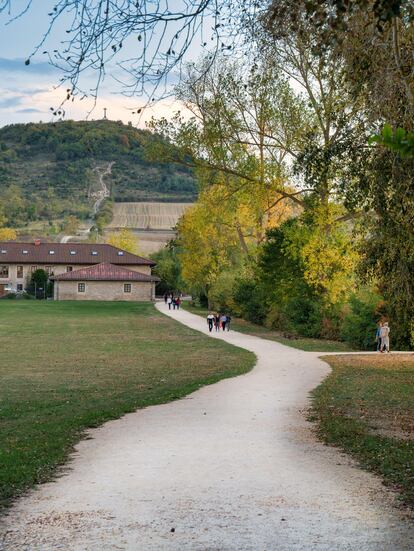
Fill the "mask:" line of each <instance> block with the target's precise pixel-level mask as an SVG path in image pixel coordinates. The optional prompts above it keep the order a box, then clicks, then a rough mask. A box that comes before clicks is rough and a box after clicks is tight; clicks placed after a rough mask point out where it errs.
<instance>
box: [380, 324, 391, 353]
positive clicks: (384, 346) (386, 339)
mask: <svg viewBox="0 0 414 551" xmlns="http://www.w3.org/2000/svg"><path fill="white" fill-rule="evenodd" d="M389 335H390V328H389V326H388V322H387V321H386V322H385V323H384V324H383V326H382V327H381V329H380V337H381V352H389V351H390V336H389Z"/></svg>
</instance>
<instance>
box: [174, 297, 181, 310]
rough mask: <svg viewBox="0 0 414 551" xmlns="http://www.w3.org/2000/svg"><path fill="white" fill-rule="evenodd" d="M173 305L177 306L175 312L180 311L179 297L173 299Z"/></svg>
mask: <svg viewBox="0 0 414 551" xmlns="http://www.w3.org/2000/svg"><path fill="white" fill-rule="evenodd" d="M175 304H176V306H177V310H179V309H180V304H181V299H180V297H179V296H178V297H177V298H176V299H175Z"/></svg>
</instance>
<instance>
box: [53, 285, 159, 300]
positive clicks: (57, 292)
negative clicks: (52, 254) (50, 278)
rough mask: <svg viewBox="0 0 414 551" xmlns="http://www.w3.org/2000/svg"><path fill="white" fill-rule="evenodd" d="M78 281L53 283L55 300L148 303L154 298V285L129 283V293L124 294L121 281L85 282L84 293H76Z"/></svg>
mask: <svg viewBox="0 0 414 551" xmlns="http://www.w3.org/2000/svg"><path fill="white" fill-rule="evenodd" d="M78 283H80V282H78V281H55V287H54V298H55V300H126V301H148V300H152V299H153V298H154V283H151V282H146V281H130V282H125V283H130V284H131V292H130V293H124V282H123V281H85V282H84V283H85V292H84V293H80V292H79V291H78Z"/></svg>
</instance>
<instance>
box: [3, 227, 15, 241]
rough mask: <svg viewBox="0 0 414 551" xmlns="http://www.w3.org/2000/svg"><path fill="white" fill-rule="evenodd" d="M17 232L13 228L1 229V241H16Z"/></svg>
mask: <svg viewBox="0 0 414 551" xmlns="http://www.w3.org/2000/svg"><path fill="white" fill-rule="evenodd" d="M16 239H17V234H16V231H15V230H14V229H13V228H0V241H15V240H16Z"/></svg>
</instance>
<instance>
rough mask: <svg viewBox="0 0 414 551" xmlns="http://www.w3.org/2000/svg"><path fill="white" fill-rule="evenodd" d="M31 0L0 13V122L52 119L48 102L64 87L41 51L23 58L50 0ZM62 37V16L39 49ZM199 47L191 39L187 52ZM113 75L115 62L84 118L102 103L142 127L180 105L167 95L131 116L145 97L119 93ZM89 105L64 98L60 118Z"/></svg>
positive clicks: (96, 115)
mask: <svg viewBox="0 0 414 551" xmlns="http://www.w3.org/2000/svg"><path fill="white" fill-rule="evenodd" d="M32 2H33V3H32V7H31V9H30V10H29V11H28V13H26V14H25V15H23V16H22V17H20V18H17V19H16V20H14V21H12V22H10V23H9V21H10V19H11V18H12V17H13V16H15V15H17V14H18V13H19V12H20V11H21V10H22V9H23V8H24V7H25V5H26V4H27V0H12V3H11V5H12V11H11V13H10V14H7V13H0V127H2V126H5V125H8V124H14V123H25V122H39V121H43V122H49V121H51V120H53V115H52V112H51V107H53V108H56V107H57V106H59V105H60V103H61V101H62V99H63V98H64V96H65V90H66V88H67V86H66V85H64V86H63V87H62V86H61V87H59V79H60V77H61V76H62V74H61V73H60V72H59V71H58V70H57V69H56V68H54V67H53V66H51V65H50V64H49V63H48V62H47V56H45V55H43V56H42V53H41V52H40V53H39V54H36V55H35V56H34V57H33V58H31V63H30V65H25V63H24V62H25V60H26V59H27V58H28V57H29V56H30V55H31V53H32V51H33V49H34V47H35V46H36V45H37V44H38V43H39V41H40V40H41V38H42V36H43V34H44V33H45V31H46V29H47V27H48V22H49V16H48V13H49V12H50V11H51V9H52V8H53V5H54V2H53V0H32ZM0 5H1V0H0ZM62 36H63V37H65V22H64V21H62V22H61V24H60V25H59V26H58V27H57V29H56V31H55V32H54V34H52V35H51V36H50V37H49V38H48V40H47V42H46V44H45V46H44V47H42V48H41V51H43V50H45V49H48V50H53V49H54V48H56V47H57V45H58V44H59V42H60V41H61V39H62ZM200 52H201V50H200V49H199V48H198V47H197V44H195V45H194V47H193V48H192V55H193V57H196V56H198V55H200ZM128 53H130V52H128V45H127V54H128ZM131 53H133V52H132V51H131ZM116 76H119V70H118V69H117V68H116V67H115V66H112V67H109V70H108V74H107V76H106V78H105V81H104V83H103V85H102V87H101V90H100V93H99V97H98V101H97V103H96V107H95V108H94V110H93V112H92V113H91V114H90V115H89V119H92V120H93V119H100V118H102V117H103V112H104V111H103V109H104V107H105V108H107V116H108V118H110V119H112V120H122V121H124V122H129V121H132V123H133V124H134V125H137V126H145V122H146V120H149V119H150V118H151V117H152V116H156V117H159V116H167V117H168V116H170V115H172V113H173V112H174V111H176V110H177V109H180V108H182V106H180V105H179V104H178V103H177V102H176V101H175V100H174V98H173V97H170V98H167V99H164V100H160V101H157V102H155V103H154V104H152V106H151V107H148V108H146V109H145V110H144V115H141V116H138V115H136V114H135V115H134V114H133V111H134V110H136V109H137V108H139V107H141V106H142V105H145V104H147V98H144V97H126V96H124V95H122V94H121V88H120V85H119V84H118V83H117V82H116V81H115V80H114V78H113V77H116ZM173 79H174V77H172V80H173ZM94 82H95V75H94V74H89V75H86V76H85V77H84V81H83V84H84V85H85V86H86V87H92V86H93V85H94ZM92 106H93V99H92V98H91V99H84V100H83V101H79V100H75V102H73V103H72V102H68V103H66V104H65V111H66V112H65V119H74V120H84V119H85V118H87V117H88V113H89V111H90V110H91V108H92Z"/></svg>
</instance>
